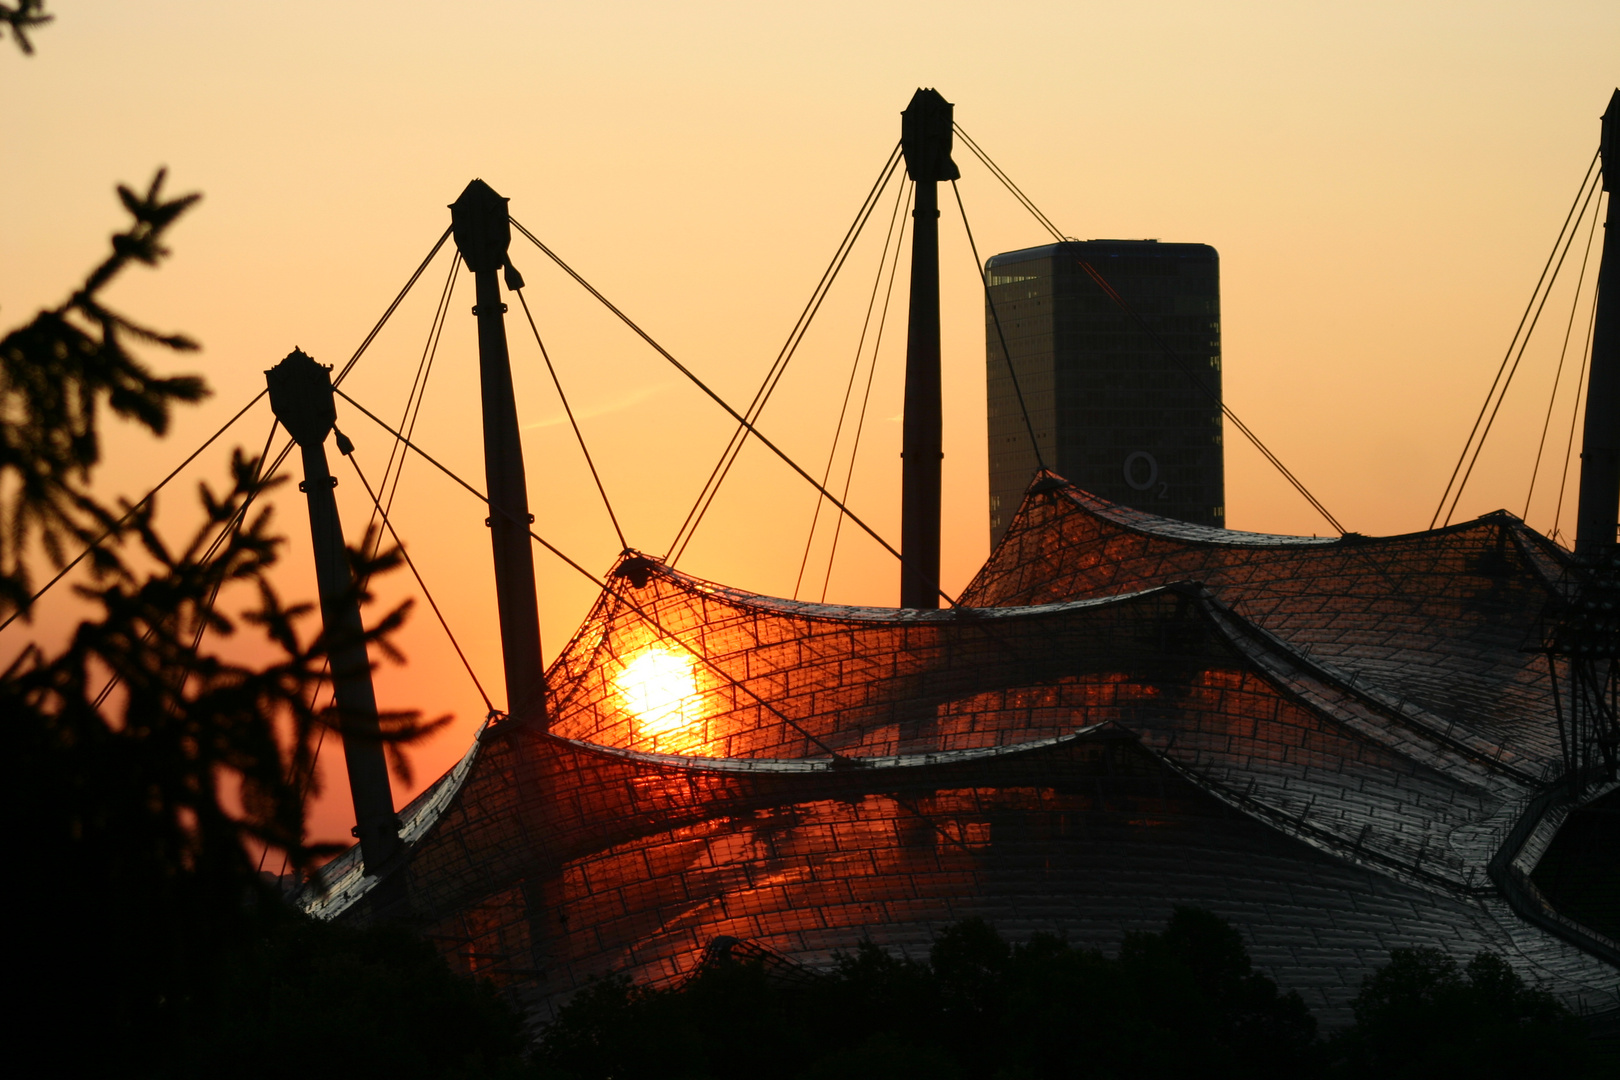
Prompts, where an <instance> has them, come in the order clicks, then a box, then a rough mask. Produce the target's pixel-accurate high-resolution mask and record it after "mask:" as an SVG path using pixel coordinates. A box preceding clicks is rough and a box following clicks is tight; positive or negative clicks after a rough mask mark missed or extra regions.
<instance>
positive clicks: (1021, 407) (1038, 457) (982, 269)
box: [951, 180, 1046, 472]
mask: <svg viewBox="0 0 1620 1080" xmlns="http://www.w3.org/2000/svg"><path fill="white" fill-rule="evenodd" d="M951 193H952V194H953V195H955V196H956V208H957V210H959V211H961V213H962V229H963V231H964V232H966V233H967V239H968V250H969V251H971V252H972V253H973V266H974V268H975V269H976V270H977V271H978V274H979V281H980V282H981V283H982V284H983V285H984V303H985V306H986V307H988V308H989V309H990V319H991V321H992V322H994V323H995V324H996V340H997V341H999V342H1000V343H1001V356H1002V359H1004V360H1006V361H1007V375H1008V377H1009V378H1011V379H1012V384H1013V393H1014V394H1016V395H1017V396H1018V411H1019V413H1020V414H1022V415H1023V417H1024V430H1025V431H1027V432H1028V433H1029V445H1030V449H1032V450H1034V451H1035V464H1036V465H1037V466H1039V468H1040V469H1041V471H1042V472H1044V471H1046V455H1045V454H1042V453H1041V442H1040V440H1039V439H1037V438H1036V437H1035V425H1034V424H1032V423H1030V419H1029V407H1028V406H1027V405H1025V404H1024V391H1023V388H1022V387H1020V386H1019V385H1018V369H1017V368H1015V367H1013V358H1012V350H1011V349H1009V348H1007V335H1006V334H1004V333H1002V330H1001V313H1000V312H998V311H997V310H996V301H995V298H994V297H992V296H991V295H990V271H989V269H988V268H986V266H985V265H984V262H983V260H981V259H980V258H979V245H978V244H976V243H974V242H973V226H971V225H969V224H968V216H967V207H966V206H964V205H963V204H962V192H961V189H960V188H958V187H957V186H956V181H955V180H952V181H951Z"/></svg>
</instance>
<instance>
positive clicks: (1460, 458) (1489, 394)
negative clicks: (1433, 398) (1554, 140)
mask: <svg viewBox="0 0 1620 1080" xmlns="http://www.w3.org/2000/svg"><path fill="white" fill-rule="evenodd" d="M1601 153H1602V149H1601V147H1600V148H1599V150H1598V152H1597V153H1594V154H1593V155H1592V161H1591V163H1590V164H1588V165H1587V167H1586V175H1585V176H1583V177H1582V178H1581V185H1580V187H1579V188H1577V189H1576V191H1575V200H1574V202H1572V203H1570V205H1569V213H1568V214H1567V215H1565V217H1564V223H1563V224H1562V225H1561V226H1559V228H1558V238H1557V239H1556V240H1554V241H1553V246H1552V251H1550V252H1548V253H1547V262H1546V263H1545V264H1544V265H1543V266H1542V268H1541V276H1540V277H1538V278H1537V279H1536V286H1535V288H1534V289H1531V290H1530V300H1529V301H1528V302H1527V303H1526V304H1525V305H1524V314H1523V315H1520V316H1519V325H1518V327H1516V328H1515V329H1514V331H1513V337H1512V339H1511V340H1510V341H1509V342H1508V347H1507V352H1506V353H1504V354H1503V356H1502V363H1501V364H1500V365H1498V366H1497V369H1496V377H1495V378H1493V379H1492V380H1491V387H1490V389H1489V390H1487V391H1486V392H1485V400H1484V401H1483V402H1481V403H1480V406H1479V415H1477V416H1475V417H1474V426H1473V427H1471V428H1469V429H1468V438H1467V439H1465V440H1464V441H1463V448H1462V453H1460V454H1458V455H1457V464H1455V465H1453V466H1452V468H1451V476H1450V477H1449V478H1448V479H1447V480H1446V487H1445V490H1444V491H1443V492H1441V494H1440V503H1439V505H1437V506H1436V507H1435V508H1434V516H1433V517H1432V518H1430V519H1429V528H1431V529H1432V528H1434V527H1435V525H1436V524H1438V523H1439V521H1440V514H1441V512H1442V511H1444V510H1445V508H1446V500H1447V499H1448V498H1450V497H1451V486H1452V485H1453V484H1455V483H1456V482H1457V474H1458V473H1459V472H1461V471H1462V465H1463V462H1464V461H1465V460H1466V459H1467V458H1468V450H1469V448H1470V447H1472V446H1473V444H1474V435H1475V434H1476V433H1478V431H1479V425H1480V424H1481V423H1482V422H1483V421H1484V419H1485V410H1486V409H1488V408H1490V405H1491V398H1493V397H1494V396H1495V395H1496V387H1497V384H1498V383H1500V382H1501V381H1502V373H1503V372H1504V371H1506V370H1507V366H1508V361H1509V360H1510V359H1512V357H1513V347H1514V346H1515V345H1517V344H1518V342H1519V335H1520V333H1522V332H1523V330H1524V324H1525V320H1526V319H1528V318H1530V309H1531V308H1533V307H1535V306H1536V297H1537V296H1538V295H1540V293H1541V285H1542V282H1544V281H1546V279H1547V271H1548V270H1549V269H1551V268H1552V264H1553V259H1554V258H1556V257H1557V255H1558V245H1559V244H1561V243H1563V241H1564V233H1565V231H1567V230H1568V229H1569V225H1570V221H1571V220H1573V218H1574V216H1575V208H1576V207H1577V206H1579V205H1580V204H1581V196H1582V195H1584V194H1585V193H1586V186H1587V184H1588V182H1589V181H1590V180H1591V179H1592V171H1593V170H1594V169H1596V168H1597V165H1598V159H1599V156H1600V155H1601ZM1455 508H1456V506H1455V500H1453V510H1454V511H1455Z"/></svg>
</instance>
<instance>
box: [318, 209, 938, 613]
mask: <svg viewBox="0 0 1620 1080" xmlns="http://www.w3.org/2000/svg"><path fill="white" fill-rule="evenodd" d="M512 227H513V228H515V229H517V230H518V231H519V232H521V233H523V235H524V236H526V237H528V238H529V240H530V241H532V242H533V243H534V245H535V246H536V247H538V248H539V249H540V250H541V251H542V252H544V253H545V255H546V257H547V258H549V259H551V261H552V262H555V263H556V264H557V265H558V266H559V267H561V268H562V270H563V271H564V272H566V273H567V274H568V275H569V276H570V277H572V278H573V279H574V280H575V281H577V282H578V283H579V284H580V286H581V287H582V288H583V289H585V291H586V292H588V293H590V294H591V295H592V296H594V297H595V298H596V299H597V300H598V301H599V302H600V303H601V304H602V305H603V306H604V307H606V308H607V309H608V310H609V311H611V312H612V313H613V314H614V315H615V316H617V317H618V319H619V320H620V321H621V322H623V323H624V324H625V325H626V326H627V327H629V328H630V329H631V330H632V331H634V332H635V334H636V335H637V336H638V337H640V338H641V340H643V341H645V342H646V343H647V344H648V345H650V346H652V348H653V350H654V351H655V352H657V353H658V355H659V356H662V357H663V358H664V359H665V360H666V361H668V362H669V363H670V365H671V366H673V367H674V368H675V370H676V371H678V372H680V373H681V374H682V375H684V376H685V377H686V378H687V379H688V380H689V381H690V382H691V383H692V385H693V386H696V387H697V388H698V389H699V390H701V391H703V393H704V395H705V396H706V397H708V398H709V400H710V401H713V402H714V403H715V404H716V405H718V406H720V408H722V409H724V410H725V411H726V414H727V415H729V416H730V417H731V418H732V419H733V420H735V421H737V422H738V423H739V424H742V425H744V426H746V427H747V428H748V433H749V434H750V435H752V436H753V437H754V438H756V439H758V440H759V441H760V445H762V446H764V447H765V448H766V449H767V450H769V451H770V452H771V453H773V454H775V455H776V456H777V457H778V458H780V459H781V460H782V462H783V464H785V465H787V467H788V468H790V469H792V470H793V471H794V472H795V473H797V474H798V476H799V478H800V479H802V480H803V481H804V482H805V483H807V484H809V485H810V486H811V487H813V488H815V489H816V490H817V491H819V492H821V493H822V494H823V495H825V496H826V497H827V501H828V502H830V503H832V504H833V505H834V506H836V507H837V508H838V509H839V511H840V512H841V513H843V514H844V515H845V516H847V517H848V518H849V520H851V521H853V522H854V523H855V524H856V525H857V526H858V527H859V528H860V530H861V531H862V532H864V533H865V534H866V535H867V536H870V537H871V538H872V539H873V540H876V541H877V542H878V544H879V546H881V547H882V548H883V550H884V551H887V552H888V553H889V554H890V555H893V556H894V557H895V558H896V559H899V558H900V552H899V551H897V550H895V547H894V545H892V544H890V543H889V542H888V541H887V540H885V539H883V537H882V536H881V535H879V533H878V532H877V530H876V529H873V528H872V526H870V525H868V524H867V523H866V522H865V521H862V520H861V517H860V515H859V514H857V513H855V511H853V510H851V509H850V508H849V507H848V506H846V505H845V504H844V501H843V500H842V499H835V498H833V496H832V493H831V492H830V491H828V490H827V489H826V488H824V487H822V486H821V485H820V484H818V483H816V480H815V477H813V476H811V475H810V474H809V473H807V472H805V471H804V469H803V468H801V467H800V466H799V463H798V462H796V461H794V460H793V459H792V458H791V457H789V456H788V454H787V452H786V451H784V450H783V449H782V448H781V447H779V446H777V445H776V444H775V443H774V442H772V441H771V440H770V439H769V438H767V437H766V435H765V433H764V432H762V431H760V430H759V428H758V427H756V426H755V425H754V424H753V423H752V422H750V421H749V420H748V419H747V418H745V417H744V416H743V415H742V414H741V413H739V412H738V411H737V410H736V409H734V408H732V407H731V405H730V404H729V403H728V402H727V401H726V399H725V398H723V397H721V396H720V395H719V394H717V393H715V392H714V391H713V390H712V389H710V388H709V385H708V384H707V383H705V382H704V381H703V380H702V379H700V378H698V377H697V375H696V374H695V373H694V372H693V371H692V370H691V369H690V368H688V367H687V366H686V365H685V364H683V363H681V362H680V361H679V360H677V359H675V356H674V354H672V353H671V352H670V351H669V350H668V349H666V348H664V347H663V346H662V345H660V344H658V342H657V341H656V340H654V338H653V337H652V335H651V334H648V333H647V331H645V330H643V329H642V328H641V327H640V326H638V325H636V323H635V320H633V319H631V318H630V316H628V315H626V314H625V313H624V312H622V311H620V310H619V309H618V308H617V307H616V306H615V305H614V304H613V302H612V301H611V300H609V299H608V298H607V297H605V296H603V295H602V294H601V293H600V292H598V291H597V290H596V287H595V286H593V285H592V284H591V283H590V282H588V281H586V280H585V279H584V278H583V277H581V276H580V275H579V274H578V272H576V271H575V270H574V269H573V268H572V267H571V266H569V265H568V264H567V263H565V262H563V260H562V259H561V258H559V257H558V256H557V254H556V253H555V252H553V251H552V250H551V249H550V248H548V247H546V245H545V244H543V243H541V242H540V240H539V239H538V238H537V237H535V235H534V234H533V233H531V232H529V231H528V230H527V229H525V228H524V227H523V226H522V225H520V224H518V223H517V221H515V220H514V221H513V222H512ZM339 393H340V394H342V391H339ZM342 396H343V397H344V398H345V399H346V400H349V401H352V400H353V399H352V398H349V396H348V395H347V394H343V395H342ZM368 415H369V414H368ZM379 422H380V421H379ZM407 445H409V444H408V443H407ZM418 453H420V451H418ZM935 590H936V591H937V592H938V593H939V596H940V599H942V600H944V601H945V602H946V603H947V604H949V605H950V606H951V607H955V606H956V601H955V600H954V599H952V598H951V596H950V595H949V594H947V593H946V592H945V591H944V590H943V589H940V588H939V587H938V583H937V582H936V583H935Z"/></svg>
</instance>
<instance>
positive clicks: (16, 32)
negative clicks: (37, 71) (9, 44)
mask: <svg viewBox="0 0 1620 1080" xmlns="http://www.w3.org/2000/svg"><path fill="white" fill-rule="evenodd" d="M54 18H56V16H55V15H47V14H45V0H18V3H17V5H16V6H15V7H13V6H12V5H10V4H0V24H3V25H5V26H9V27H10V28H11V36H12V37H13V38H15V39H16V42H17V47H18V48H19V49H21V50H22V51H23V52H25V53H29V54H32V53H33V51H34V43H33V42H32V41H30V40H29V38H28V31H30V30H33V29H34V28H36V27H40V26H44V25H45V24H46V23H48V22H50V21H51V20H52V19H54Z"/></svg>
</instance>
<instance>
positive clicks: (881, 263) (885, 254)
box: [793, 183, 908, 600]
mask: <svg viewBox="0 0 1620 1080" xmlns="http://www.w3.org/2000/svg"><path fill="white" fill-rule="evenodd" d="M907 190H908V189H907V187H906V185H905V184H903V183H902V184H900V185H899V190H898V191H896V192H895V196H894V209H893V210H892V211H891V212H890V214H889V228H888V230H887V231H886V232H885V233H884V234H883V250H882V251H880V252H878V265H877V274H876V275H875V276H874V277H873V278H872V294H871V296H869V297H867V300H866V316H865V317H864V318H863V319H862V320H861V336H860V338H859V339H858V340H857V341H856V342H855V360H854V362H853V363H851V364H850V365H849V380H848V381H847V382H846V383H845V384H844V400H843V401H842V402H841V403H840V404H839V406H838V423H837V425H836V426H835V427H834V428H833V437H832V445H831V446H830V447H828V449H827V467H826V468H825V469H823V470H822V472H821V483H822V485H823V486H825V485H826V483H827V481H828V480H829V479H831V478H832V468H833V461H834V459H835V458H837V456H838V440H839V439H840V438H841V437H842V436H843V434H844V419H845V418H846V417H847V416H848V415H849V398H850V395H851V393H853V391H854V389H855V376H856V375H857V374H858V373H859V372H860V370H861V356H862V354H863V353H864V352H865V349H866V334H867V331H868V330H870V329H871V328H872V311H873V309H874V308H875V307H876V306H877V294H878V289H880V288H882V286H883V271H884V269H885V267H886V265H887V263H888V261H889V243H890V241H892V240H893V239H894V227H895V223H896V222H897V221H898V220H899V218H900V205H901V201H902V200H903V199H904V198H905V196H906V192H907ZM902 229H903V226H902ZM897 250H898V249H897ZM875 359H876V354H875V353H874V362H875ZM822 502H823V500H822V498H821V496H820V495H817V496H816V509H815V513H813V514H811V515H810V535H809V536H807V537H805V540H804V557H803V558H801V559H800V560H799V576H798V577H796V578H794V579H793V599H795V600H797V599H798V598H799V586H800V584H801V583H802V582H803V581H804V571H805V567H807V566H808V565H809V564H810V548H811V546H812V545H813V544H814V543H815V540H816V525H817V524H818V523H819V522H820V521H821V506H822Z"/></svg>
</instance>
